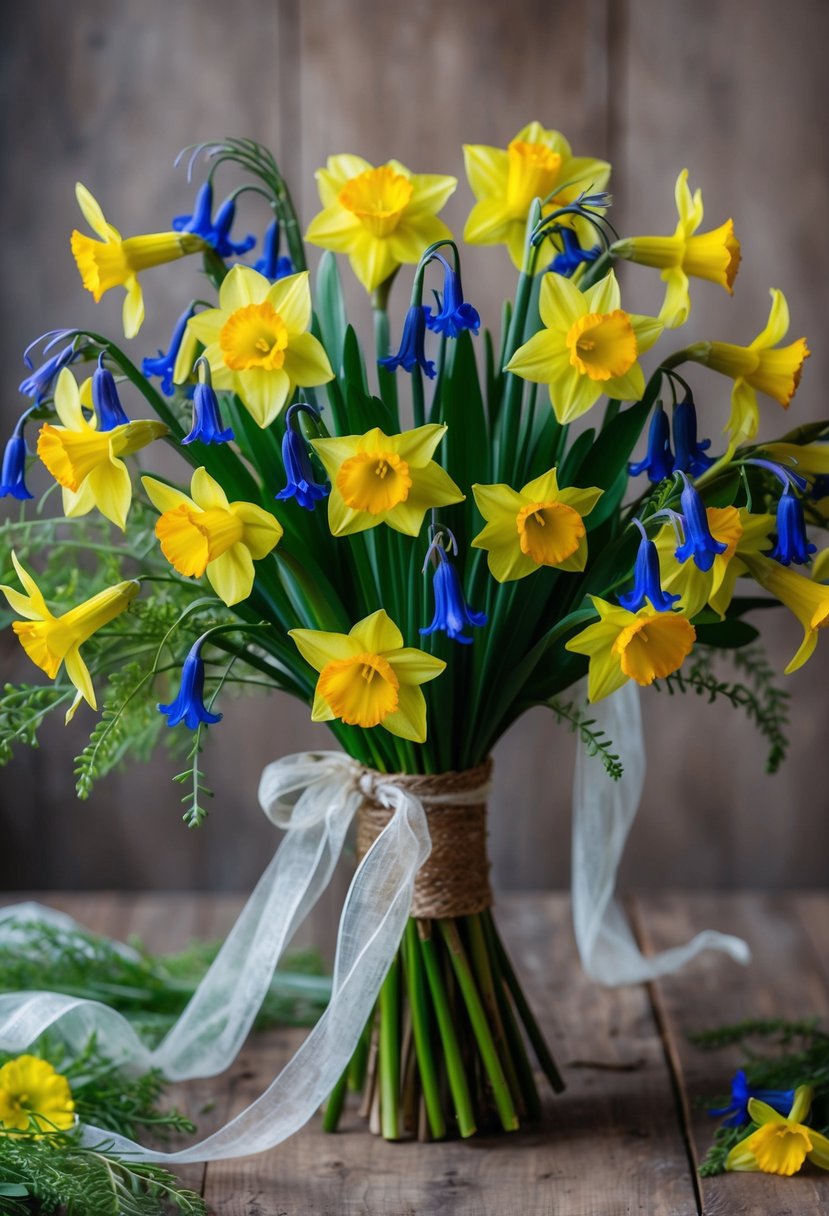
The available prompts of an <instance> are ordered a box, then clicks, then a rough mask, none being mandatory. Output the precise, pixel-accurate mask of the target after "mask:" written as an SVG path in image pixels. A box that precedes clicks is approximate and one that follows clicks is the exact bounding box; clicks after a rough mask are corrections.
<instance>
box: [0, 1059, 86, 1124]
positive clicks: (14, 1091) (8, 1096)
mask: <svg viewBox="0 0 829 1216" xmlns="http://www.w3.org/2000/svg"><path fill="white" fill-rule="evenodd" d="M74 1110H75V1103H74V1102H73V1101H72V1091H71V1089H70V1088H69V1082H68V1081H67V1080H66V1077H63V1076H61V1074H60V1073H59V1072H57V1071H56V1070H55V1068H54V1067H53V1065H51V1064H50V1063H49V1062H48V1060H41V1059H39V1058H38V1057H37V1056H28V1055H26V1056H18V1057H17V1059H16V1060H9V1061H8V1062H7V1063H6V1064H4V1065H3V1067H2V1068H0V1134H2V1133H3V1132H28V1131H31V1130H32V1129H36V1130H37V1132H41V1133H47V1134H48V1133H49V1132H54V1131H67V1130H68V1129H69V1128H70V1127H72V1126H73V1125H74V1123H75V1115H74Z"/></svg>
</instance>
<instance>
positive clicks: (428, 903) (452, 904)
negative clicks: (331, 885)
mask: <svg viewBox="0 0 829 1216" xmlns="http://www.w3.org/2000/svg"><path fill="white" fill-rule="evenodd" d="M385 781H392V782H394V784H395V785H396V786H399V787H400V788H401V789H403V790H405V791H406V792H407V793H409V794H411V795H413V796H414V797H415V798H417V799H418V800H419V801H420V802H421V803H422V804H423V808H424V810H425V812H426V821H427V823H428V825H429V835H430V837H431V840H432V851H431V853H430V854H429V857H428V858H427V860H426V861H425V862H424V864H423V865H422V866H421V867H420V869H419V870H418V872H417V878H416V879H415V885H414V895H413V898H412V913H411V914H412V916H416V917H421V918H423V919H431V918H433V917H454V916H472V915H473V914H474V913H476V912H483V910H484V909H485V908H489V907H491V906H492V902H493V900H492V890H491V888H490V885H489V868H490V863H489V857H488V855H487V847H486V839H487V824H486V800H487V796H488V794H489V791H490V788H491V784H492V760H485V761H484V763H483V764H479V765H478V766H477V768H470V769H466V770H464V771H463V772H448V773H429V774H417V775H410V774H407V773H395V774H394V775H393V776H388V777H387V776H385V774H383V775H382V776H381V775H380V774H378V773H375V772H372V771H370V770H366V772H365V775H364V778H363V781H362V782H361V789H362V790H363V793H364V796H365V797H364V801H363V804H362V806H361V807H360V810H359V811H358V813H357V858H358V860H362V858H363V857H364V856H365V855H366V853H367V852H368V850H369V848H370V847H371V845H372V844H373V843H374V841H375V840H376V839H377V837H378V836H379V835H380V833H381V832H382V831H383V829H384V828H385V827H386V825H387V824H388V822H389V820H390V819H391V817H392V814H393V810H392V809H391V808H389V807H388V806H382V805H381V804H380V803H379V802H377V801H376V799H375V798H374V797H373V790H374V787H375V785H376V784H377V785H380V784H382V783H383V782H385Z"/></svg>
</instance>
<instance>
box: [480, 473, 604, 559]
mask: <svg viewBox="0 0 829 1216" xmlns="http://www.w3.org/2000/svg"><path fill="white" fill-rule="evenodd" d="M472 493H473V494H474V495H475V502H476V504H477V507H478V510H479V511H480V512H481V515H483V517H484V519H485V520H486V521H487V523H486V527H485V528H484V529H483V531H482V532H479V533H478V535H477V536H476V537H475V539H474V540H473V541H472V546H473V548H475V549H486V550H487V562H488V564H489V569H490V573H491V574H492V577H493V578H496V579H497V580H498V582H499V583H507V582H510V581H511V580H512V579H517V578H524V577H525V576H526V575H528V574H532V573H533V571H534V570H538V569H539V568H540V567H541V566H555V567H556V568H557V569H558V570H583V569H584V567H585V565H586V563H587V530H586V528H585V526H584V517H585V516H586V515H589V514H590V512H591V511H592V510H593V508H594V507H595V505H596V503H597V502H598V501H599V499H600V498H601V496H602V491H601V490H599V489H597V488H596V487H595V486H592V487H591V488H590V489H587V490H580V489H576V488H575V487H567V488H566V489H563V490H560V489H559V486H558V479H557V477H556V470H555V469H550V471H549V473H544V474H543V476H541V477H536V478H535V480H534V481H529V482H527V484H526V485H525V486H523V487H522V488H521V489H520V490H513V489H512V487H511V486H505V485H494V486H481V485H474V486H473V487H472Z"/></svg>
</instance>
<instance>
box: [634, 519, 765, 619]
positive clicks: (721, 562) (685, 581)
mask: <svg viewBox="0 0 829 1216" xmlns="http://www.w3.org/2000/svg"><path fill="white" fill-rule="evenodd" d="M705 515H706V520H707V526H708V531H709V532H710V534H711V536H712V538H713V539H714V541H715V542H717V543H718V544H720V545H723V546H724V548H723V550H722V552H720V553H716V554H715V555H714V558H713V561H712V563H711V566H710V568H709V569H708V570H707V571H703V570H700V568H699V567H698V566H697V564H696V562H693V561H681V560H680V559H679V558H677V556H676V547H677V546H676V534H675V532H674V529H673V527H672V526H671V525H670V524H667V525H666V526H665V527H664V528H662V529H661V530H660V531H659V533H658V534H657V536H656V538H655V541H654V543H655V545H656V549H657V552H658V554H659V567H660V573H661V579H662V586H663V587H664V588H665V590H666V591H669V592H676V593H678V594H679V596H680V600H679V607H680V609H681V611H682V612H684V613H685V615H686V616H689V617H694V616H696V615H697V613H698V612H701V611H702V609H703V608H704V607H705V605H706V604H709V605H710V607H711V608H713V610H714V611H715V612H717V613H718V614H719V615H720V617H723V616H725V611H726V609H727V608H728V605H729V604H730V603H731V600H732V597H733V595H734V587H735V584H736V582H737V578H738V577H739V575H741V574H745V573H746V570H747V567H746V565H745V563H744V562H743V560H742V559H743V557H744V555H745V554H747V553H748V554H751V553H761V552H763V551H764V550H766V549H768V547H769V545H770V544H771V540H770V533H771V532H772V531H773V530H774V516H773V515H766V514H756V515H752V514H751V512H749V511H748V510H747V508H746V507H739V508H738V507H706V509H705Z"/></svg>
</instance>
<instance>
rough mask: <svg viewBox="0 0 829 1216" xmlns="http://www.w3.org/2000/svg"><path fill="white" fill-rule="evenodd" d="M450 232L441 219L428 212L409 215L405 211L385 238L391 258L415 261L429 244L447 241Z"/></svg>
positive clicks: (409, 261) (449, 237)
mask: <svg viewBox="0 0 829 1216" xmlns="http://www.w3.org/2000/svg"><path fill="white" fill-rule="evenodd" d="M451 239H452V233H451V232H450V230H449V229H448V228H447V227H446V225H445V224H444V222H443V220H441V219H438V218H437V216H435V215H429V214H428V213H422V214H416V215H410V214H409V212H408V211H407V212H406V213H405V215H404V216H403V217H402V219H401V220H400V223H399V224H398V225H397V227H396V228H395V230H394V232H392V233H391V235H390V236H388V237H387V238H386V240H387V241H388V245H389V250H390V252H391V255H392V257H393V258H395V260H396V261H398V262H404V263H412V264H413V263H415V262H418V261H419V260H420V256H421V254H422V253H423V251H424V250H425V249H427V248H428V247H429V245H433V244H434V243H435V242H436V241H449V240H451Z"/></svg>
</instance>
